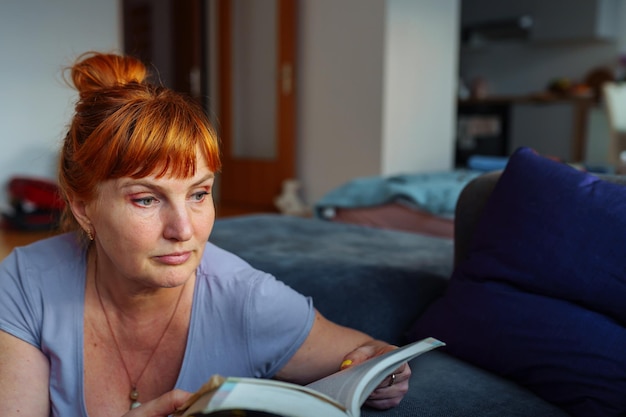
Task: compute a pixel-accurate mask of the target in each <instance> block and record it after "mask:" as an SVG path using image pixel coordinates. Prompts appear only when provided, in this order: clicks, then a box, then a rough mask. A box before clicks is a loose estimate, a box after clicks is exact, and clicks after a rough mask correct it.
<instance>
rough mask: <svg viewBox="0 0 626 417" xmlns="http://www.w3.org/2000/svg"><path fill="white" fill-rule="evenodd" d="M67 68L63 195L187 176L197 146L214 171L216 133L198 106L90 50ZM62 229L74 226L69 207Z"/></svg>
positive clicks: (135, 68) (139, 70)
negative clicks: (69, 88)
mask: <svg viewBox="0 0 626 417" xmlns="http://www.w3.org/2000/svg"><path fill="white" fill-rule="evenodd" d="M69 69H70V71H71V81H72V84H73V85H74V87H75V88H76V89H77V90H78V93H79V99H78V101H77V103H76V107H75V114H74V117H73V119H72V122H71V124H70V127H69V130H68V132H67V135H66V136H65V141H64V144H63V148H62V150H61V155H60V164H59V185H60V187H61V190H62V193H63V195H64V197H65V199H66V200H67V199H68V197H69V196H72V197H75V198H79V199H82V200H85V201H89V200H92V199H93V198H95V196H96V190H97V186H98V184H99V183H101V182H103V181H106V180H109V179H115V178H121V177H133V178H142V177H145V176H148V175H151V174H156V175H157V176H163V175H165V174H166V173H169V174H170V175H172V176H174V177H177V178H188V177H191V176H193V175H194V173H195V170H196V157H197V152H198V150H199V151H200V153H201V154H202V156H204V158H205V160H206V161H207V163H208V167H209V169H210V170H211V171H213V172H218V171H219V170H220V167H221V162H220V155H219V143H218V139H217V135H216V133H215V131H214V129H213V127H212V126H211V124H210V122H209V120H208V117H207V115H206V113H205V112H204V110H203V109H202V107H201V106H200V105H199V104H198V103H196V102H195V101H194V100H192V99H191V98H189V97H186V96H185V95H183V94H180V93H177V92H175V91H173V90H170V89H167V88H165V87H162V86H156V85H153V84H151V83H149V82H147V81H146V80H145V78H146V75H147V71H146V67H145V65H144V64H143V63H142V62H141V61H139V60H138V59H136V58H132V57H129V56H120V55H114V54H101V53H96V52H90V53H87V54H83V55H81V56H80V57H79V59H78V60H77V62H76V63H75V64H74V65H73V66H72V67H71V68H69ZM63 226H64V227H65V228H66V229H76V228H77V226H78V225H77V223H76V220H75V219H74V218H73V216H72V215H71V213H70V212H69V207H68V208H66V213H65V216H64V224H63Z"/></svg>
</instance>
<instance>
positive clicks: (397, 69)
mask: <svg viewBox="0 0 626 417" xmlns="http://www.w3.org/2000/svg"><path fill="white" fill-rule="evenodd" d="M387 5H388V7H387V19H386V36H385V60H384V84H383V85H384V92H383V97H384V100H383V138H382V139H383V151H382V169H381V173H382V174H385V175H389V174H397V173H406V172H424V171H440V170H444V169H449V168H450V167H451V166H452V164H453V163H454V135H455V133H456V129H455V124H456V121H455V119H456V107H455V104H456V79H457V74H458V60H459V53H458V44H459V42H458V39H459V16H460V5H459V2H458V1H457V0H439V1H436V2H434V1H428V0H426V1H415V0H391V1H389V2H388V3H387Z"/></svg>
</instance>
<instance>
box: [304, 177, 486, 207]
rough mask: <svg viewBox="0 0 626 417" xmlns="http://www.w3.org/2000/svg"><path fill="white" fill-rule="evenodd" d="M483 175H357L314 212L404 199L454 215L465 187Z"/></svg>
mask: <svg viewBox="0 0 626 417" xmlns="http://www.w3.org/2000/svg"><path fill="white" fill-rule="evenodd" d="M481 174H484V171H480V170H467V169H457V170H453V171H445V172H436V173H421V174H403V175H394V176H389V177H383V176H375V177H362V178H357V179H355V180H352V181H349V182H348V183H346V184H344V185H342V186H340V187H338V188H335V189H334V190H332V191H330V192H329V193H328V194H326V195H325V196H323V197H322V198H321V199H320V200H319V201H318V202H317V203H316V204H315V214H316V215H317V216H318V217H320V218H326V217H327V216H326V215H325V214H324V213H325V212H327V210H329V209H330V210H332V209H333V208H362V207H373V206H378V205H383V204H387V203H391V202H402V203H407V204H409V205H414V206H415V207H417V208H419V209H421V210H424V211H427V212H429V213H432V214H435V215H440V216H444V217H451V216H453V215H454V208H455V206H456V201H457V200H458V197H459V194H460V193H461V190H462V189H463V187H465V185H466V184H467V183H468V182H469V181H471V180H472V179H474V178H476V177H477V176H479V175H481Z"/></svg>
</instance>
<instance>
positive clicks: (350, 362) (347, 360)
mask: <svg viewBox="0 0 626 417" xmlns="http://www.w3.org/2000/svg"><path fill="white" fill-rule="evenodd" d="M350 365H352V360H351V359H346V360H345V361H343V362H341V368H340V369H343V368H345V367H346V366H350Z"/></svg>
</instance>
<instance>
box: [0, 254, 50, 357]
mask: <svg viewBox="0 0 626 417" xmlns="http://www.w3.org/2000/svg"><path fill="white" fill-rule="evenodd" d="M20 255H21V254H20V252H19V251H13V252H12V253H11V254H10V255H9V256H8V257H7V258H5V259H4V261H2V263H0V330H2V331H5V332H7V333H9V334H11V335H13V336H15V337H17V338H19V339H21V340H23V341H25V342H27V343H30V344H31V345H33V346H35V347H37V348H41V314H42V305H41V302H37V301H36V300H37V298H38V297H37V294H38V291H37V290H36V289H33V288H31V287H30V286H29V284H30V281H29V280H28V279H26V277H27V275H28V271H27V269H26V268H25V267H24V266H22V265H21V262H20V260H21V256H20Z"/></svg>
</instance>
